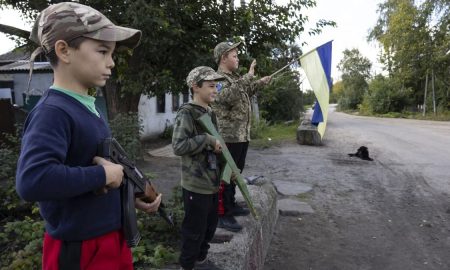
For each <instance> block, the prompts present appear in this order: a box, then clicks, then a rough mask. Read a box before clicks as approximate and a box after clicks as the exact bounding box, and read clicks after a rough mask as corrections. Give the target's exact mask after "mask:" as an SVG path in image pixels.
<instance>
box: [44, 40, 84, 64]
mask: <svg viewBox="0 0 450 270" xmlns="http://www.w3.org/2000/svg"><path fill="white" fill-rule="evenodd" d="M86 39H87V38H86V37H77V38H74V39H72V40H69V41H68V42H67V45H69V47H71V48H74V49H79V48H80V46H81V44H82V43H83V42H84V41H86ZM45 57H47V60H48V61H49V62H50V65H51V66H52V67H56V66H57V65H58V56H57V55H56V52H55V49H53V50H51V51H50V52H49V53H47V54H46V55H45Z"/></svg>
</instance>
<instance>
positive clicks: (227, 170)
mask: <svg viewBox="0 0 450 270" xmlns="http://www.w3.org/2000/svg"><path fill="white" fill-rule="evenodd" d="M197 121H198V122H199V124H200V125H201V126H202V128H204V129H205V130H206V132H208V133H209V134H210V135H212V136H214V137H215V138H216V139H218V140H219V141H220V144H221V145H222V153H221V156H222V159H223V160H225V161H226V164H225V167H224V169H223V170H222V174H221V180H222V181H224V182H226V183H228V184H229V183H230V179H231V175H232V173H234V175H235V181H236V184H237V186H238V187H239V189H240V191H241V193H242V195H243V196H244V199H245V202H246V203H247V205H248V208H249V209H250V212H251V213H252V215H253V216H254V217H255V218H256V219H258V214H257V213H256V209H255V207H254V206H253V202H252V200H251V198H250V193H249V192H248V189H247V184H246V183H245V180H244V178H243V177H242V175H241V172H240V170H239V169H238V167H237V166H236V163H235V162H234V160H233V157H232V156H231V154H230V151H229V150H228V148H227V146H226V144H225V141H224V140H223V138H222V137H221V136H220V135H219V133H218V132H217V130H216V128H215V127H214V125H213V123H212V121H211V117H210V116H209V114H207V113H205V114H203V115H202V116H201V117H199V118H198V119H197Z"/></svg>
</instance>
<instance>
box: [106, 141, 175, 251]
mask: <svg viewBox="0 0 450 270" xmlns="http://www.w3.org/2000/svg"><path fill="white" fill-rule="evenodd" d="M97 154H98V156H100V157H103V158H105V159H108V160H110V161H111V162H113V163H116V164H120V165H122V166H123V168H124V169H123V171H124V179H123V182H122V185H121V187H120V188H121V201H122V202H121V204H122V226H123V232H124V237H125V239H126V241H127V244H128V246H129V247H135V246H137V244H138V243H139V240H140V239H141V235H140V233H139V231H138V227H137V217H136V208H135V199H136V198H139V199H142V200H143V201H145V202H147V203H152V202H153V201H154V200H155V199H156V197H158V195H159V194H158V192H157V191H156V189H155V187H154V186H153V185H152V183H151V182H150V180H149V179H148V178H147V177H145V176H144V174H143V173H142V172H141V171H140V170H139V169H138V168H137V167H136V166H135V165H134V164H133V163H132V162H131V161H130V160H129V159H128V157H127V154H126V152H125V150H123V148H122V147H121V146H120V144H119V143H118V142H117V141H116V140H115V139H114V138H107V139H105V140H104V141H103V142H102V143H101V144H99V149H98V153H97ZM158 213H159V215H160V216H161V217H162V218H163V219H164V220H165V221H166V222H167V223H168V224H169V225H171V226H174V223H173V221H172V219H171V217H170V216H168V215H167V213H166V211H165V206H164V204H163V203H162V202H161V204H160V205H159V208H158Z"/></svg>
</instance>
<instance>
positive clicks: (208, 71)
mask: <svg viewBox="0 0 450 270" xmlns="http://www.w3.org/2000/svg"><path fill="white" fill-rule="evenodd" d="M202 80H203V81H223V80H225V77H224V76H222V75H220V74H219V73H217V72H215V71H214V69H212V68H210V67H205V66H200V67H196V68H194V69H193V70H191V72H189V75H188V76H187V78H186V83H187V85H188V86H189V87H192V85H193V84H194V83H198V82H199V81H202Z"/></svg>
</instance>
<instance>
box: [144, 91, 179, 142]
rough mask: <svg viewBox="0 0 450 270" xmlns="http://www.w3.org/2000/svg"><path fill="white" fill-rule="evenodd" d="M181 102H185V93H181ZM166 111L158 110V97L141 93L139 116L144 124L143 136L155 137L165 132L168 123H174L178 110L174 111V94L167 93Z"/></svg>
mask: <svg viewBox="0 0 450 270" xmlns="http://www.w3.org/2000/svg"><path fill="white" fill-rule="evenodd" d="M178 98H179V104H180V105H181V104H183V95H179V97H178ZM165 101H166V102H165V110H164V111H165V112H164V113H158V112H157V104H156V97H150V98H149V97H148V96H147V95H141V98H140V100H139V107H138V112H139V118H140V119H141V124H142V134H141V138H142V139H146V138H155V137H158V136H159V135H161V134H162V133H163V132H164V129H165V127H166V123H167V125H173V123H174V120H175V116H176V114H177V112H176V111H172V94H168V93H166V97H165Z"/></svg>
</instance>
